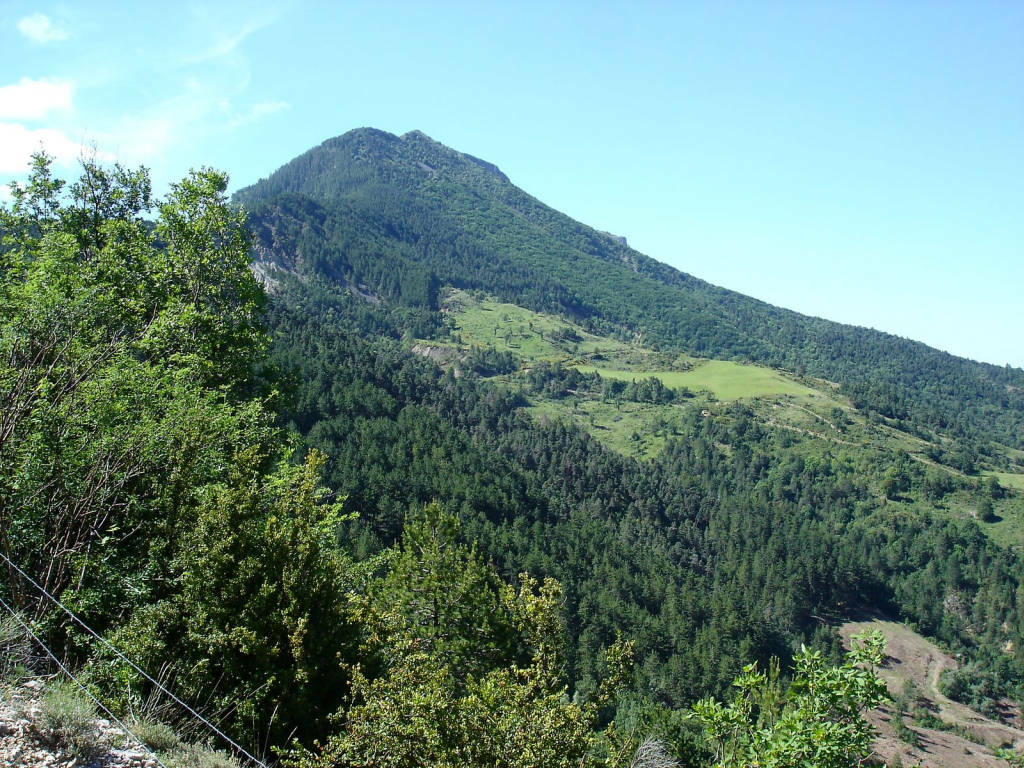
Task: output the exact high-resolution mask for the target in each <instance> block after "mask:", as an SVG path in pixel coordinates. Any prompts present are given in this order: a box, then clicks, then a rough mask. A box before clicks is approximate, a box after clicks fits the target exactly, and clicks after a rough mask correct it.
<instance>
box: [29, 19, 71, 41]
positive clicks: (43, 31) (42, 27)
mask: <svg viewBox="0 0 1024 768" xmlns="http://www.w3.org/2000/svg"><path fill="white" fill-rule="evenodd" d="M18 31H19V32H21V34H22V35H24V36H25V37H27V38H28V39H29V40H32V41H33V42H36V43H57V42H60V41H61V40H67V39H68V37H70V35H69V34H68V31H67V30H66V29H62V28H61V27H57V26H54V24H53V22H52V21H50V17H49V16H47V15H46V14H45V13H33V14H32V15H31V16H26V17H24V18H23V19H21V20H20V21H18Z"/></svg>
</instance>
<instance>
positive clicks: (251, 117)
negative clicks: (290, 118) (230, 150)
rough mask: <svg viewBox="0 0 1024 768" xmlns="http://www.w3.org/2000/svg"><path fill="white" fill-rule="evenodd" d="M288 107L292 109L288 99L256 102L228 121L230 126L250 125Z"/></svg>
mask: <svg viewBox="0 0 1024 768" xmlns="http://www.w3.org/2000/svg"><path fill="white" fill-rule="evenodd" d="M286 109H291V104H289V103H288V102H287V101H264V102H261V103H259V104H254V105H253V106H252V107H250V109H249V111H248V112H246V113H244V114H241V115H235V116H234V117H233V118H231V121H230V122H229V123H228V127H229V128H239V127H241V126H243V125H249V124H250V123H255V122H257V121H259V120H261V119H263V118H264V117H267V116H268V115H274V114H277V113H278V112H284V111H285V110H286Z"/></svg>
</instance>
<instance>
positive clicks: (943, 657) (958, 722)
mask: <svg viewBox="0 0 1024 768" xmlns="http://www.w3.org/2000/svg"><path fill="white" fill-rule="evenodd" d="M876 629H877V630H880V631H881V632H882V634H883V635H885V640H886V645H885V652H886V657H887V658H886V661H885V664H884V666H883V668H882V669H880V670H879V671H878V672H879V676H880V677H881V678H882V679H883V680H884V681H885V683H886V685H887V686H888V687H889V692H890V693H891V694H893V695H898V694H901V693H904V691H905V686H906V684H907V681H908V680H910V681H913V683H914V685H915V686H916V687H917V690H918V692H919V696H920V700H921V702H922V703H923V705H924V706H925V707H926V708H927V709H929V710H931V711H932V713H933V714H935V715H936V716H937V717H938V718H939V719H940V720H943V721H945V722H946V723H949V724H950V725H952V726H959V727H960V728H963V729H964V730H965V731H967V732H969V733H970V735H971V737H972V738H971V739H967V738H964V737H963V736H961V735H959V734H957V733H950V732H949V731H944V730H936V729H931V728H923V727H921V726H919V725H917V724H915V723H914V722H913V721H912V720H911V718H910V717H909V716H906V717H904V723H905V724H906V725H907V727H909V728H910V729H911V730H912V731H914V732H915V733H917V739H918V743H919V746H917V747H913V746H911V745H909V744H907V743H905V742H904V741H901V740H899V739H898V738H896V735H895V731H894V729H893V725H892V718H893V710H892V706H891V705H890V706H883V707H879V708H878V709H876V710H874V711H873V712H871V713H870V714H869V718H868V719H869V720H871V722H872V724H873V725H874V726H875V728H877V729H878V731H879V732H880V734H881V735H880V736H879V738H878V739H877V740H876V741H875V751H876V752H877V754H878V756H879V757H880V758H882V759H883V760H885V761H886V762H887V763H891V761H892V760H893V759H894V758H895V755H896V754H899V755H900V759H901V760H902V762H903V765H905V766H911V765H918V764H919V765H922V766H925V767H926V768H967V767H968V766H979V767H980V768H1005V763H1004V762H1003V761H1001V760H997V759H996V758H995V756H994V755H993V754H992V749H993V748H994V747H999V746H1002V745H1004V744H1014V745H1015V746H1016V747H1017V748H1020V747H1022V746H1024V730H1021V729H1019V728H1016V727H1013V726H1010V725H1007V724H1004V723H1000V722H997V721H995V720H991V719H989V718H987V717H984V716H983V715H981V714H979V713H978V712H975V711H974V710H973V709H971V708H970V707H967V706H965V705H963V704H960V703H958V702H955V701H952V700H950V699H948V698H946V697H945V696H943V695H942V693H941V692H940V691H939V690H938V683H939V677H940V675H941V674H942V670H944V669H947V668H948V669H956V659H954V658H953V657H951V656H949V655H948V654H946V653H944V652H943V651H942V650H941V649H939V648H938V647H937V646H936V645H935V644H934V643H932V642H931V641H929V640H926V639H925V638H923V637H921V636H920V635H919V634H917V633H916V632H914V631H913V630H912V629H910V628H909V627H906V626H904V625H903V624H897V623H895V622H892V621H883V620H880V619H872V620H866V621H850V622H847V623H845V624H843V625H842V626H841V627H840V633H841V635H842V637H843V642H844V643H845V644H846V646H847V647H849V644H850V637H851V635H854V634H857V633H858V632H863V631H865V630H868V631H870V630H876ZM978 742H980V743H978Z"/></svg>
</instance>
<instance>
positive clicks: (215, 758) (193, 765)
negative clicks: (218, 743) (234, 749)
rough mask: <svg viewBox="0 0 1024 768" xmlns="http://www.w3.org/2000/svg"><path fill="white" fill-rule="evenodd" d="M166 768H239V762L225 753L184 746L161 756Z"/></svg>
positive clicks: (190, 745)
mask: <svg viewBox="0 0 1024 768" xmlns="http://www.w3.org/2000/svg"><path fill="white" fill-rule="evenodd" d="M160 760H161V762H163V764H164V765H166V766H167V768H239V762H238V760H236V759H235V758H234V757H232V756H231V755H229V754H228V753H227V752H224V751H223V750H218V749H210V748H209V747H204V746H202V745H201V744H186V745H184V746H180V747H176V748H174V749H172V750H171V751H170V752H168V753H166V754H164V755H161V757H160Z"/></svg>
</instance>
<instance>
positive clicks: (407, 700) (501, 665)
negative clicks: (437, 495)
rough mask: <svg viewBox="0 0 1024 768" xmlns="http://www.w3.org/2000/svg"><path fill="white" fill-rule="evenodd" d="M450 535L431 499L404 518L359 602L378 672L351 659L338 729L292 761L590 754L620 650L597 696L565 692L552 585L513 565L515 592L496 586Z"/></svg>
mask: <svg viewBox="0 0 1024 768" xmlns="http://www.w3.org/2000/svg"><path fill="white" fill-rule="evenodd" d="M457 533H458V524H457V521H456V519H455V518H454V517H452V516H451V515H447V514H445V513H443V512H442V510H441V509H440V508H439V507H437V506H435V505H431V506H428V507H427V508H426V509H425V510H423V512H422V513H417V514H415V515H413V517H412V518H411V519H410V521H409V524H408V525H407V527H406V530H405V533H404V535H403V539H402V547H401V550H400V551H399V552H398V553H397V554H396V556H395V557H394V558H393V559H392V562H391V568H390V571H389V573H388V574H386V575H385V576H384V577H383V578H382V579H381V582H380V585H379V586H378V587H377V588H376V589H374V590H372V591H371V595H373V597H372V598H371V600H370V603H369V606H368V607H369V610H370V611H371V612H372V613H374V614H377V618H376V619H371V621H370V623H371V625H376V626H378V627H380V632H381V635H379V636H378V638H377V642H378V643H379V644H380V645H379V648H378V654H380V656H382V657H383V660H384V667H385V669H384V672H383V674H381V675H380V676H379V677H376V678H370V677H368V676H367V675H366V673H365V672H364V671H363V670H362V669H358V668H357V669H356V670H355V671H354V674H353V680H352V694H351V695H352V704H351V706H349V707H348V708H347V710H346V711H345V712H344V715H343V718H342V719H343V727H342V730H341V731H340V732H339V733H337V734H335V735H334V736H332V737H331V738H330V739H329V740H328V742H327V743H326V744H325V745H324V747H323V749H322V750H320V751H319V752H318V753H313V752H308V751H307V752H301V751H300V752H295V753H293V754H292V756H291V758H290V764H291V765H294V766H302V767H304V768H327V767H328V766H341V765H345V766H380V767H382V768H384V767H387V766H393V767H395V768H398V767H402V768H413V766H450V765H465V766H481V767H483V766H509V767H510V768H511V767H512V766H523V767H524V768H525V767H526V766H533V765H550V766H567V767H568V766H578V765H581V764H584V761H585V760H589V759H592V757H593V756H592V753H593V752H594V750H595V749H596V748H597V747H598V746H599V744H600V743H601V739H600V737H599V735H598V733H597V732H596V730H595V726H596V723H597V717H598V715H599V713H600V711H601V709H602V708H604V707H606V706H607V705H608V704H609V703H610V701H611V699H612V697H613V696H614V695H615V693H616V691H617V690H618V689H619V688H620V687H621V686H622V684H623V682H624V678H625V674H626V670H627V668H628V665H629V658H630V647H629V646H628V645H626V644H617V645H615V646H613V647H612V648H610V649H609V651H608V665H609V670H610V673H609V676H608V678H607V679H606V680H605V681H604V683H603V684H602V686H601V688H600V690H599V691H598V693H597V695H596V696H595V697H593V698H592V699H591V700H590V701H588V702H586V703H584V704H582V705H581V704H577V703H575V702H573V701H571V700H570V699H569V697H568V694H567V689H566V686H565V681H564V673H563V659H562V651H563V644H564V636H563V628H562V621H561V616H560V611H561V599H562V597H561V587H560V585H559V584H558V583H557V582H555V581H553V580H547V581H545V582H544V583H543V584H540V583H538V582H537V581H536V580H534V579H532V578H530V577H528V576H526V575H525V574H521V575H520V579H519V580H520V587H519V589H518V590H517V589H514V588H512V587H511V586H501V585H500V583H499V582H498V580H497V578H496V576H495V575H494V574H493V572H492V571H490V570H489V569H488V568H486V566H484V565H483V564H482V563H481V562H480V561H479V559H478V557H477V555H476V553H475V552H474V551H473V550H471V549H467V548H465V547H464V546H462V545H460V544H459V543H458V540H457ZM449 592H450V593H452V594H451V595H448V594H447V593H449ZM473 593H475V594H473ZM504 635H507V638H506V637H503V636H504ZM502 640H504V641H505V642H506V645H505V647H504V648H500V647H499V645H498V643H499V642H501V641H502Z"/></svg>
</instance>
